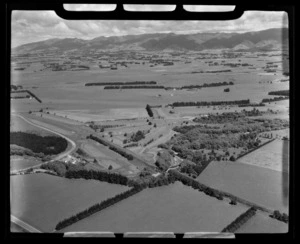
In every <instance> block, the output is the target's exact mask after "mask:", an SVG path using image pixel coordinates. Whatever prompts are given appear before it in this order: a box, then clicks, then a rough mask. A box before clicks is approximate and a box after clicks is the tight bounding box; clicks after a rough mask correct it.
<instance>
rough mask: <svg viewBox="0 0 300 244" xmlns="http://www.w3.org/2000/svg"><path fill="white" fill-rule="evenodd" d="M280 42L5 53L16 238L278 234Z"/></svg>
mask: <svg viewBox="0 0 300 244" xmlns="http://www.w3.org/2000/svg"><path fill="white" fill-rule="evenodd" d="M286 32H287V28H283V29H281V28H277V29H276V28H275V29H274V28H273V29H267V30H263V31H252V32H251V33H252V34H251V35H247V34H241V35H245V36H244V37H243V38H249V40H248V41H249V42H250V41H251V43H252V42H253V43H252V44H253V45H251V46H247V47H245V46H244V45H246V44H245V43H244V42H243V40H244V39H243V40H240V42H238V43H235V45H234V46H230V47H229V46H228V47H226V45H225V44H224V45H225V46H224V48H219V46H220V45H221V44H218V45H217V44H216V46H211V45H213V43H215V42H216V43H222V42H224V43H227V42H226V41H225V40H227V39H228V38H232V42H234V40H235V42H236V39H234V38H233V37H235V35H236V33H227V34H225V33H222V32H220V33H219V36H218V37H216V36H214V35H216V34H212V33H200V34H198V35H196V34H195V35H194V34H190V35H188V34H186V35H181V34H174V33H173V34H168V33H157V34H149V35H146V34H145V35H136V36H135V35H132V36H125V37H126V38H125V37H123V38H121V37H115V38H114V39H110V38H112V37H101V38H100V39H97V38H95V39H91V40H83V39H82V40H81V39H80V41H79V39H72V38H67V39H59V38H57V39H51V40H48V41H41V42H37V43H28V44H25V45H20V46H18V47H16V48H13V49H12V57H11V60H12V63H11V87H10V92H11V97H10V105H11V116H10V174H11V176H10V185H11V187H10V194H11V196H10V197H11V199H10V201H11V219H12V220H11V221H12V227H11V229H12V231H14V232H20V231H21V232H46V233H52V232H56V233H61V232H68V231H109V232H116V233H124V232H147V231H148V232H174V233H184V232H224V233H225V232H233V233H238V234H241V235H242V234H243V233H286V232H287V231H288V229H289V228H288V227H289V217H288V215H289V213H290V209H289V203H290V201H289V177H290V176H289V172H290V164H289V158H290V157H289V153H290V151H289V147H290V123H289V108H290V107H289V106H290V103H289V101H290V100H289V90H290V82H289V81H290V80H289V68H288V63H289V62H288V61H289V60H288V46H287V42H286V41H287V40H286V39H287V36H286ZM278 33H280V34H281V35H283V37H282V38H280V39H278V38H277V35H278ZM201 35H203V36H205V35H206V37H205V38H204V37H203V38H204V39H207V38H208V39H207V40H206V42H205V41H203V40H204V39H201V38H202V37H201ZM223 35H224V36H223ZM226 35H228V36H226ZM249 36H250V37H249ZM251 36H255V38H256V39H255V40H259V41H257V42H255V41H254V40H252V39H251ZM266 36H267V37H266ZM274 36H275V37H276V38H277V39H276V38H275V37H274ZM200 37H201V38H200ZM197 38H200V39H201V40H200V39H197ZM235 38H237V37H235ZM272 38H273V39H274V38H275V39H274V40H273V39H272ZM103 40H105V41H103ZM166 40H167V43H170V44H169V45H167V46H166V47H165V46H163V45H165V43H166ZM178 40H181V41H182V40H183V41H182V42H181V41H178ZM210 40H211V42H209V41H210ZM230 40H231V39H230ZM270 40H271V41H270ZM282 40H284V41H282ZM107 43H111V44H110V45H109V46H106V45H107ZM155 43H156V44H155ZM192 43H194V44H193V45H195V46H193V45H192ZM195 43H196V44H195ZM241 43H243V44H241ZM270 43H271V44H270ZM232 45H233V44H232ZM162 46H163V47H162Z"/></svg>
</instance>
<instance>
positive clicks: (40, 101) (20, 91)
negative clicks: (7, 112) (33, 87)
mask: <svg viewBox="0 0 300 244" xmlns="http://www.w3.org/2000/svg"><path fill="white" fill-rule="evenodd" d="M22 92H27V93H28V94H29V95H30V96H32V97H33V98H35V99H36V100H37V101H38V102H39V103H42V100H41V99H39V98H38V97H37V96H36V95H35V94H33V93H32V92H31V91H29V90H18V91H11V93H22Z"/></svg>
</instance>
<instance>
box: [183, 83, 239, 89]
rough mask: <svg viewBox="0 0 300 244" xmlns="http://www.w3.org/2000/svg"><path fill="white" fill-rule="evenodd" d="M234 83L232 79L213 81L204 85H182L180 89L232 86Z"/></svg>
mask: <svg viewBox="0 0 300 244" xmlns="http://www.w3.org/2000/svg"><path fill="white" fill-rule="evenodd" d="M232 85H234V83H233V82H232V81H230V82H226V81H224V82H213V83H209V84H207V83H204V84H203V85H188V86H182V87H181V88H180V89H193V88H199V89H201V88H203V87H217V86H232Z"/></svg>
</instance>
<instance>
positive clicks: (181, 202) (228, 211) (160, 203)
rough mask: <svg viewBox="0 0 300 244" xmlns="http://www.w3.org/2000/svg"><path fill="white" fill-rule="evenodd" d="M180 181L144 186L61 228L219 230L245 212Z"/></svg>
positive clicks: (71, 229) (82, 229)
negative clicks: (136, 191)
mask: <svg viewBox="0 0 300 244" xmlns="http://www.w3.org/2000/svg"><path fill="white" fill-rule="evenodd" d="M246 210H247V207H245V206H242V205H239V204H238V205H236V206H232V205H230V204H229V203H228V202H227V201H219V200H217V199H216V198H213V197H209V196H207V195H205V194H204V193H201V192H199V191H196V190H194V189H192V188H190V187H187V186H185V185H183V184H182V183H180V182H175V183H174V184H172V185H169V186H162V187H158V188H154V189H145V190H143V191H142V192H140V193H138V194H137V195H134V196H132V197H130V198H127V199H125V200H123V201H122V202H120V203H117V204H116V205H114V206H112V207H109V208H107V209H104V210H103V211H101V212H99V213H96V214H94V215H92V216H90V217H88V218H86V219H84V220H81V221H79V222H77V223H75V224H73V225H71V226H69V227H67V228H65V229H63V230H61V232H66V231H112V232H115V233H123V232H126V231H140V232H141V231H163V232H164V231H172V232H175V233H183V232H187V231H216V232H217V231H221V230H222V229H223V228H224V227H225V226H226V225H228V224H229V223H230V222H231V221H233V220H234V219H235V218H237V217H238V216H239V215H240V214H241V213H243V212H245V211H246Z"/></svg>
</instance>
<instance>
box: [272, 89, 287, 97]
mask: <svg viewBox="0 0 300 244" xmlns="http://www.w3.org/2000/svg"><path fill="white" fill-rule="evenodd" d="M268 95H275V96H287V97H288V96H289V95H290V91H289V90H280V91H270V92H269V93H268Z"/></svg>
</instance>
